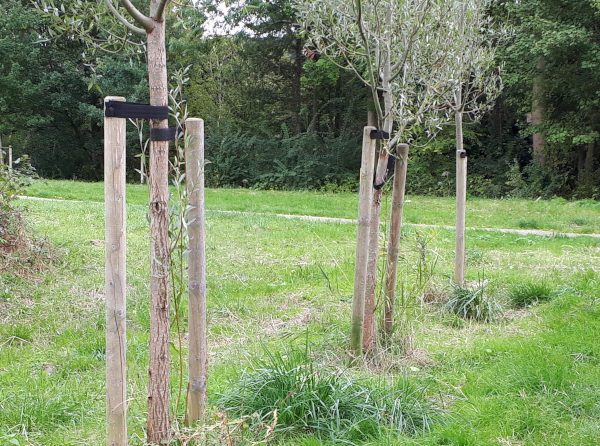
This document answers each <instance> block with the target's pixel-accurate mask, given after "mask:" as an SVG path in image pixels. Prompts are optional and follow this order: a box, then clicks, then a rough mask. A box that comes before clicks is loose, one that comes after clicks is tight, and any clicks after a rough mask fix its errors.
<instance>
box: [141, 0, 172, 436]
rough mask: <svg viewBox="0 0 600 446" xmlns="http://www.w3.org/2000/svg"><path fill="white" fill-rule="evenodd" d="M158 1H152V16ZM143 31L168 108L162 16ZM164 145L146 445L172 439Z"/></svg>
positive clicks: (154, 187) (153, 189) (156, 195)
mask: <svg viewBox="0 0 600 446" xmlns="http://www.w3.org/2000/svg"><path fill="white" fill-rule="evenodd" d="M159 6H160V2H159V1H158V0H152V1H151V3H150V15H151V16H154V14H155V13H156V11H157V9H158V7H159ZM154 22H155V25H154V28H153V29H152V30H151V31H149V32H148V33H147V39H148V40H147V43H148V81H149V86H150V104H151V105H160V106H165V105H168V87H167V63H166V49H165V23H164V16H163V17H161V18H160V19H159V20H156V21H154ZM151 125H152V128H166V127H167V126H168V122H167V120H152V123H151ZM168 156H169V143H168V141H151V143H150V177H149V179H148V180H149V181H148V182H149V185H150V299H151V306H150V367H149V370H148V374H149V382H148V443H151V444H161V443H165V442H168V441H169V439H170V431H171V423H170V418H169V365H170V351H169V331H170V309H171V305H170V289H169V265H170V255H169V187H168V186H169V185H168Z"/></svg>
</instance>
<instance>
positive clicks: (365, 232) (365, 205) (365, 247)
mask: <svg viewBox="0 0 600 446" xmlns="http://www.w3.org/2000/svg"><path fill="white" fill-rule="evenodd" d="M371 130H376V129H375V127H370V126H367V127H365V128H364V130H363V145H362V160H361V167H360V189H359V201H358V231H357V236H356V264H355V267H354V295H353V298H352V332H351V334H350V349H349V353H350V356H351V357H350V364H351V365H352V364H354V362H355V360H356V359H357V358H358V357H359V356H360V355H361V354H362V343H363V321H364V313H365V291H366V286H367V263H368V261H369V228H370V227H371V207H372V204H373V173H374V172H373V171H374V168H375V143H376V140H374V139H371Z"/></svg>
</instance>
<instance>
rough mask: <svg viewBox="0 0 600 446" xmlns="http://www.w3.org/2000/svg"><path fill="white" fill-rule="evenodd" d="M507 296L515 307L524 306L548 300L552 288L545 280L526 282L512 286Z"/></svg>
mask: <svg viewBox="0 0 600 446" xmlns="http://www.w3.org/2000/svg"><path fill="white" fill-rule="evenodd" d="M508 297H509V298H510V301H511V302H512V304H513V306H514V307H515V308H524V307H527V306H529V305H533V304H536V303H538V302H542V301H547V300H550V299H551V297H552V289H551V288H550V287H549V286H548V284H546V283H545V282H526V283H521V284H518V285H515V286H513V287H512V288H511V289H510V290H509V292H508Z"/></svg>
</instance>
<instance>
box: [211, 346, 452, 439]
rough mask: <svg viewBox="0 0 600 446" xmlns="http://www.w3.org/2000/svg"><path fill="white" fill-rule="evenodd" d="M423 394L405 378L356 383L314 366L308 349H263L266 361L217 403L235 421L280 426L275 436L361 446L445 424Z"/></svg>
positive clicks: (256, 362) (344, 374) (256, 363)
mask: <svg viewBox="0 0 600 446" xmlns="http://www.w3.org/2000/svg"><path fill="white" fill-rule="evenodd" d="M425 390H426V388H425V387H419V386H416V385H413V384H411V383H409V382H408V380H407V379H401V380H400V382H399V384H396V385H389V384H383V383H381V382H377V383H374V382H372V381H367V380H357V379H353V378H352V377H351V376H350V375H349V373H348V372H346V371H343V370H340V369H339V368H334V367H331V366H328V365H323V364H316V363H314V362H312V361H311V360H310V358H309V354H308V351H306V350H300V349H288V350H286V351H285V352H284V354H275V353H271V352H270V351H269V350H267V349H266V348H265V358H264V359H257V360H253V361H252V363H251V367H250V369H249V370H245V371H244V372H242V373H241V375H240V376H239V378H238V380H237V382H235V383H234V384H233V386H232V388H231V389H230V390H229V391H228V392H227V393H225V394H222V395H220V398H219V400H218V401H217V403H218V404H219V405H220V406H223V407H224V408H225V410H226V411H227V412H228V413H230V414H231V415H234V416H236V417H248V418H250V417H252V416H253V415H254V416H256V414H257V415H258V418H259V419H260V420H261V422H263V423H267V424H273V425H276V427H275V431H276V432H277V431H279V432H285V431H296V432H298V433H301V432H302V433H310V434H313V435H316V436H317V437H318V438H323V439H328V440H332V439H333V440H334V439H340V440H343V441H344V442H346V443H350V444H353V442H354V441H359V442H361V443H360V444H362V442H364V440H366V439H368V438H373V437H377V436H379V435H381V434H382V433H383V431H386V430H395V431H398V433H406V434H416V433H422V432H427V431H429V429H430V427H431V425H432V423H433V422H435V421H442V418H441V410H440V409H438V408H436V407H435V405H434V403H433V402H431V401H429V400H427V399H426V398H425V395H424V393H425ZM271 420H272V421H271Z"/></svg>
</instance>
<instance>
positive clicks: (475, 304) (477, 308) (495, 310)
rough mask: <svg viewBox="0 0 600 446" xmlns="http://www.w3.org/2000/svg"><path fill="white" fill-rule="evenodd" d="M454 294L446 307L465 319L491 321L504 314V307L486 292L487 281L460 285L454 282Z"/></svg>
mask: <svg viewBox="0 0 600 446" xmlns="http://www.w3.org/2000/svg"><path fill="white" fill-rule="evenodd" d="M451 286H452V294H451V297H450V300H449V301H448V302H446V304H445V308H446V309H447V310H448V311H450V312H451V313H454V314H455V315H457V316H460V317H461V318H463V319H471V320H476V321H483V322H491V321H492V320H494V319H497V318H499V317H500V316H502V314H503V311H502V307H501V306H500V304H498V302H496V300H495V299H494V298H492V297H491V296H488V295H487V294H486V293H485V282H484V281H480V282H479V283H478V284H477V285H476V286H460V285H458V284H455V283H452V284H451Z"/></svg>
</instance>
